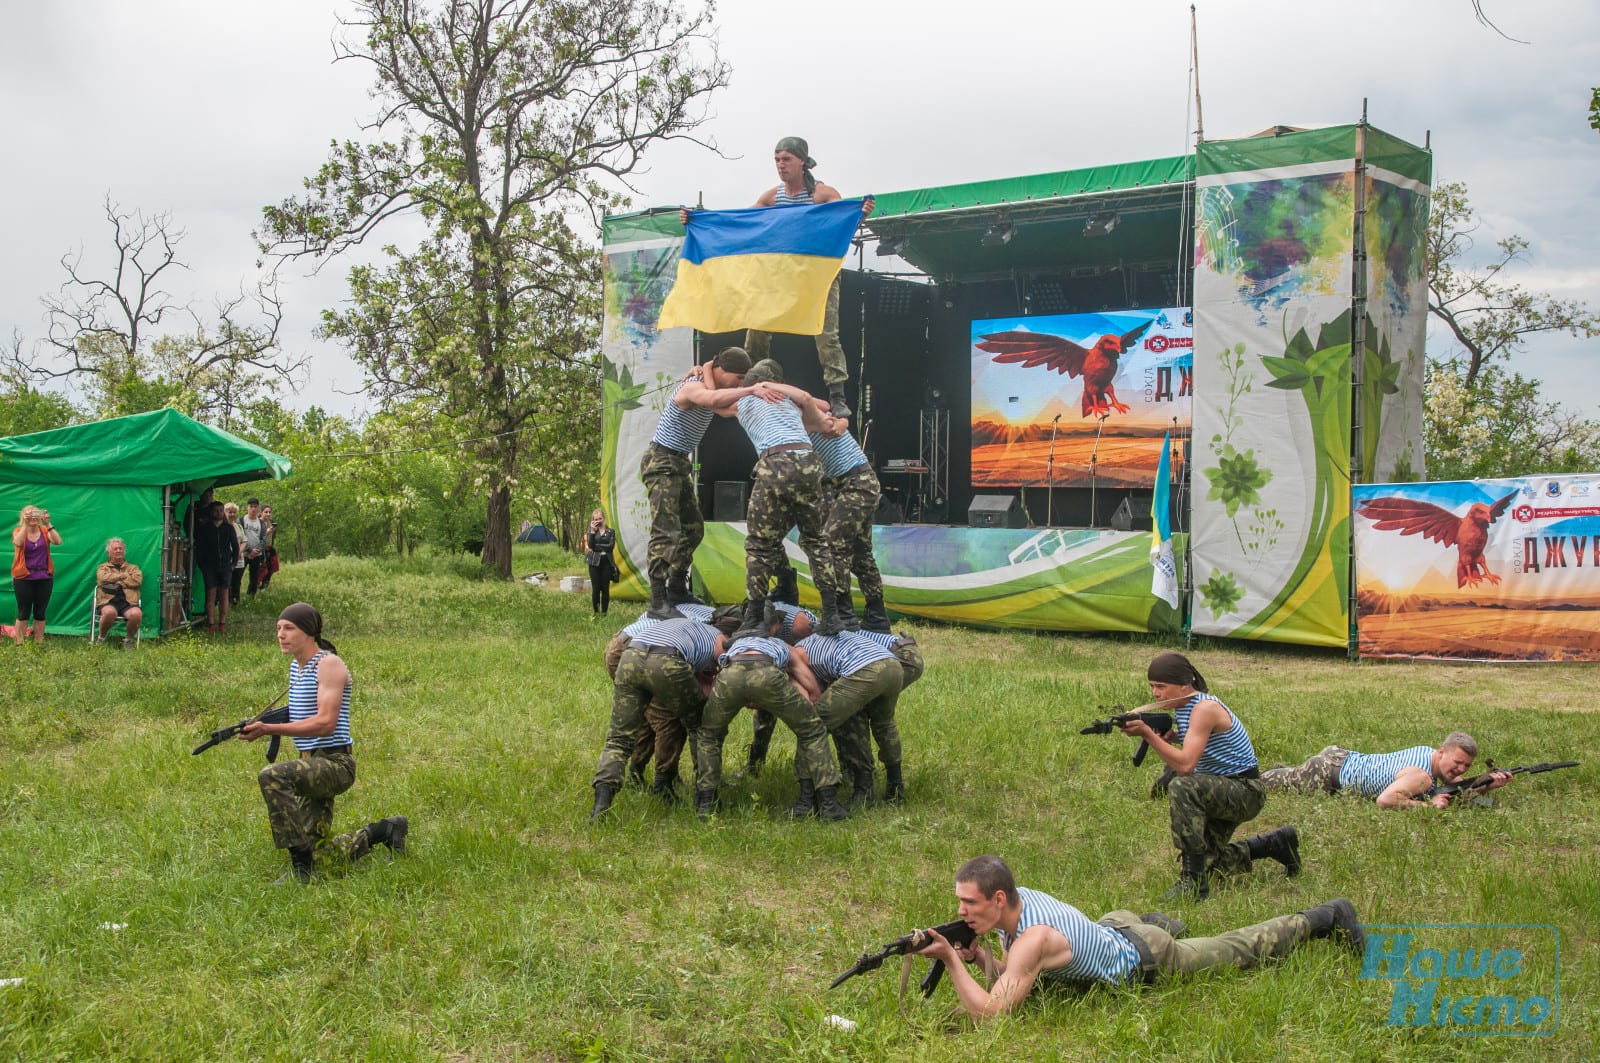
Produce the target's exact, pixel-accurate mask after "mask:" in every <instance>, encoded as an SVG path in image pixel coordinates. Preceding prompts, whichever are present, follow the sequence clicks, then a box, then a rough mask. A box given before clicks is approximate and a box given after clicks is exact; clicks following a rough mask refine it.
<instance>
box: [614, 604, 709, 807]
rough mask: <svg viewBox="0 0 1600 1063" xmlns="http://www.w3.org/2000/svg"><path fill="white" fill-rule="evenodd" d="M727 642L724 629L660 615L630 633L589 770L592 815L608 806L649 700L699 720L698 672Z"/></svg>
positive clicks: (689, 723) (687, 720)
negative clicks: (652, 623)
mask: <svg viewBox="0 0 1600 1063" xmlns="http://www.w3.org/2000/svg"><path fill="white" fill-rule="evenodd" d="M727 642H728V637H727V636H726V635H724V634H722V632H720V631H718V630H717V629H716V628H714V627H712V626H711V625H710V624H703V623H701V622H700V621H698V620H664V621H662V622H661V623H659V624H656V625H655V626H654V627H651V628H648V629H646V630H643V631H640V632H638V633H637V634H635V635H634V636H633V638H632V640H631V641H630V642H629V643H628V648H627V649H625V650H623V651H622V656H621V657H620V658H619V659H618V661H617V677H616V680H615V681H614V683H613V685H612V701H611V725H610V727H609V729H608V730H607V731H606V741H605V748H604V749H602V750H601V752H600V763H599V764H598V765H597V766H596V768H595V773H594V784H593V785H594V808H593V810H592V811H590V813H589V818H590V820H591V821H593V820H598V819H599V818H600V817H601V816H603V815H605V814H606V812H607V811H608V810H609V809H610V808H611V802H612V799H613V798H614V797H616V793H617V790H618V788H619V787H621V785H622V779H623V771H624V769H625V768H626V766H627V763H628V756H629V754H630V753H632V752H633V748H634V746H635V745H636V744H637V742H638V740H639V734H640V732H641V731H643V730H644V719H645V709H646V707H647V706H648V705H649V704H650V703H651V702H652V701H656V702H659V703H660V704H661V705H662V707H663V708H665V709H666V710H667V711H668V712H670V713H672V714H673V715H674V716H676V717H677V719H678V721H679V722H680V723H681V724H683V727H684V729H685V730H686V731H691V732H692V731H693V730H694V729H695V728H696V727H698V726H700V711H701V709H703V708H704V707H705V703H706V695H705V689H704V688H703V687H702V686H701V681H700V676H702V675H705V676H710V675H711V674H712V673H713V672H715V671H716V670H717V654H719V653H721V652H722V650H723V647H724V646H726V645H727Z"/></svg>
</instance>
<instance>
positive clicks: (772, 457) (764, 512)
mask: <svg viewBox="0 0 1600 1063" xmlns="http://www.w3.org/2000/svg"><path fill="white" fill-rule="evenodd" d="M754 476H755V487H753V488H752V489H751V491H750V508H749V510H748V512H747V515H746V518H745V539H744V564H745V594H746V595H747V596H748V597H750V598H757V599H758V598H765V597H766V596H767V589H768V588H769V587H770V586H771V585H772V581H773V579H774V578H776V577H777V575H778V573H779V572H781V571H783V570H784V569H785V568H787V567H788V564H789V562H788V559H787V558H785V557H784V553H783V540H784V537H785V536H787V535H788V534H789V529H790V528H793V527H795V526H796V525H798V526H799V528H800V549H802V550H804V551H805V553H806V559H807V560H808V561H810V562H811V571H812V572H813V573H816V572H820V571H822V568H823V566H825V565H826V564H827V561H826V555H827V551H826V550H825V549H823V542H822V517H821V513H822V459H821V458H819V457H817V455H816V453H815V452H814V451H811V450H780V451H776V452H771V451H769V452H768V453H767V454H765V455H763V456H762V457H761V459H760V460H758V461H757V462H756V467H755V473H754Z"/></svg>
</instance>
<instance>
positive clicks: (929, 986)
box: [828, 919, 977, 997]
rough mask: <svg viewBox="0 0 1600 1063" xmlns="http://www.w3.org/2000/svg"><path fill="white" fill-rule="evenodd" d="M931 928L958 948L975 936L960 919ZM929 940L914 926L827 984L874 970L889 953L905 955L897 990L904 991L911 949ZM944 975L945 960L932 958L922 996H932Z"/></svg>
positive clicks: (929, 942)
mask: <svg viewBox="0 0 1600 1063" xmlns="http://www.w3.org/2000/svg"><path fill="white" fill-rule="evenodd" d="M933 929H935V930H937V931H938V932H939V933H940V934H941V935H943V936H944V938H945V940H946V941H949V942H950V944H952V945H954V946H955V947H956V948H958V949H964V948H967V947H968V946H969V945H971V944H972V943H973V941H975V940H976V939H977V935H976V934H974V933H973V932H972V928H971V927H970V926H968V925H967V924H966V923H964V922H962V921H961V920H959V919H957V920H956V921H955V922H953V923H941V924H940V925H939V926H936V927H934V928H933ZM931 944H933V936H932V935H931V934H929V932H928V931H926V930H913V931H912V932H911V933H909V934H907V935H905V936H904V937H897V938H895V939H894V940H893V941H891V942H889V943H888V944H887V945H885V946H884V947H883V948H881V949H879V950H878V951H877V952H869V953H867V954H865V955H864V956H862V957H861V958H860V959H859V960H857V961H856V962H855V966H853V967H851V968H850V969H849V970H848V971H846V972H844V974H841V975H840V976H839V977H837V978H835V979H834V980H833V983H832V984H831V985H829V986H828V988H829V989H837V988H839V986H841V985H843V984H844V983H845V982H848V981H849V980H850V979H852V978H854V977H855V976H856V975H858V974H866V973H867V972H868V971H876V970H877V969H878V968H879V967H882V966H883V961H884V960H886V959H888V958H889V957H890V956H904V957H905V958H906V964H905V971H904V973H903V974H902V975H901V978H900V992H901V994H902V995H904V994H905V991H906V977H907V976H908V975H909V974H910V972H911V953H913V952H916V951H917V950H918V949H925V948H927V947H928V946H929V945H931ZM943 977H944V961H943V960H934V961H933V967H932V968H931V969H929V971H928V973H927V975H926V976H924V977H923V979H922V995H923V996H924V997H931V996H933V991H934V990H935V989H937V988H939V979H940V978H943Z"/></svg>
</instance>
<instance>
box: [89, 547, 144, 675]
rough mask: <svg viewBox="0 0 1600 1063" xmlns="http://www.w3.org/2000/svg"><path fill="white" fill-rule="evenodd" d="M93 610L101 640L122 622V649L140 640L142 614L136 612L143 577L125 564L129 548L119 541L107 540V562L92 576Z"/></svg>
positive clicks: (137, 570) (141, 611) (133, 566)
mask: <svg viewBox="0 0 1600 1063" xmlns="http://www.w3.org/2000/svg"><path fill="white" fill-rule="evenodd" d="M94 583H95V591H94V608H95V615H96V616H97V617H98V618H99V624H100V640H101V641H102V642H103V641H105V638H106V636H107V635H109V634H110V633H111V625H112V624H115V623H116V622H117V620H118V619H121V620H122V621H123V622H124V623H126V624H127V625H128V626H127V636H126V637H125V638H123V640H122V646H123V648H124V649H127V648H128V647H130V646H133V645H135V644H137V642H138V640H139V623H140V621H142V620H143V619H144V610H142V609H140V608H139V588H140V587H141V586H142V585H143V584H144V573H142V572H140V571H139V566H138V565H134V564H129V562H128V544H127V543H125V542H123V541H122V540H121V539H116V538H112V539H107V540H106V560H105V562H104V563H103V564H102V565H101V566H100V567H99V568H97V569H95V572H94Z"/></svg>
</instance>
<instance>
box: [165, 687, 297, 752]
mask: <svg viewBox="0 0 1600 1063" xmlns="http://www.w3.org/2000/svg"><path fill="white" fill-rule="evenodd" d="M284 693H288V692H287V691H285V692H284ZM282 696H283V694H279V695H278V697H282ZM277 700H278V698H273V699H272V701H277ZM272 701H269V702H267V705H268V708H265V709H263V710H261V711H260V712H258V713H256V714H255V715H254V716H251V717H249V718H248V719H244V720H240V721H239V722H238V723H232V724H229V725H228V726H226V727H219V728H217V729H216V730H215V731H212V732H211V737H210V738H208V739H206V740H205V741H204V742H201V743H200V744H199V745H197V746H195V747H194V752H193V753H191V754H190V756H194V757H198V756H199V755H200V754H201V753H204V752H205V751H206V750H208V749H210V748H211V747H212V746H220V745H221V744H222V743H224V742H226V741H227V740H228V739H230V738H232V737H234V736H235V735H237V734H239V732H241V731H243V730H244V729H245V727H246V726H248V725H249V724H252V723H288V722H289V706H287V705H280V706H278V707H277V708H276V709H274V708H271V707H270V706H271V705H272ZM269 737H270V738H271V739H272V741H271V742H269V743H268V744H267V763H268V764H273V763H276V762H277V759H278V746H279V744H280V743H279V739H280V738H281V737H282V736H281V735H270V736H269Z"/></svg>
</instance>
